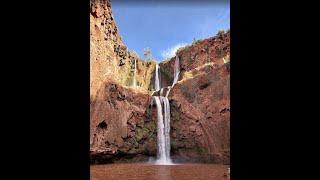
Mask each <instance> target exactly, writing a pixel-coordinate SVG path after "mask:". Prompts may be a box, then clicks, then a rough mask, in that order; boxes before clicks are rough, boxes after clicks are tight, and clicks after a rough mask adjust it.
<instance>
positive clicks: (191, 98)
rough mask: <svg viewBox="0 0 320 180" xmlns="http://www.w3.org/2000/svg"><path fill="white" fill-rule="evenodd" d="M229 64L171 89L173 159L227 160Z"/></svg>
mask: <svg viewBox="0 0 320 180" xmlns="http://www.w3.org/2000/svg"><path fill="white" fill-rule="evenodd" d="M229 79H230V77H229V64H225V65H222V66H220V67H217V68H213V67H212V68H211V69H210V70H208V73H207V74H203V75H200V76H197V77H196V78H193V79H190V80H186V81H185V82H183V83H178V84H176V86H175V87H174V88H173V89H172V92H171V95H170V98H169V99H170V103H171V119H172V121H171V126H172V127H171V136H172V137H171V141H172V145H171V147H172V154H173V156H175V157H176V159H178V160H179V159H181V160H185V161H195V162H215V163H225V164H228V163H229V152H230V146H229V145H230V144H229V137H230V135H229V132H230V131H229V130H230V121H229V118H230V102H229V99H230V94H229V87H230V84H229Z"/></svg>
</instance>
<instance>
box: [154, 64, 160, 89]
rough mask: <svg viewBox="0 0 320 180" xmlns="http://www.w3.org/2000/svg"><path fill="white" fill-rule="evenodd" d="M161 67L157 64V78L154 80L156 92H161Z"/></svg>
mask: <svg viewBox="0 0 320 180" xmlns="http://www.w3.org/2000/svg"><path fill="white" fill-rule="evenodd" d="M159 69H160V68H159V65H158V64H156V71H155V78H154V89H155V91H159V90H160V80H159V76H160V74H159Z"/></svg>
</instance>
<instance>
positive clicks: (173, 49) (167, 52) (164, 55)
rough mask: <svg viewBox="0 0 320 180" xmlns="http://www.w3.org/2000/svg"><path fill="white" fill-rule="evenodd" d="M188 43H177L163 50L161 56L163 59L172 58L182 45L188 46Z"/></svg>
mask: <svg viewBox="0 0 320 180" xmlns="http://www.w3.org/2000/svg"><path fill="white" fill-rule="evenodd" d="M186 45H187V43H179V44H176V45H174V46H172V47H170V48H168V49H166V50H164V51H162V52H161V56H162V58H163V59H169V58H172V57H174V56H175V55H176V51H177V50H178V49H179V48H181V47H184V46H186Z"/></svg>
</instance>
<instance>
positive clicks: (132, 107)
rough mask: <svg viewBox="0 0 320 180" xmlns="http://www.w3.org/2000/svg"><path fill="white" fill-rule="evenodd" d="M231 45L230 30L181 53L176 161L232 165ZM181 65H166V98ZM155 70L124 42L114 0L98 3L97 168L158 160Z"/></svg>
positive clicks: (94, 24) (93, 129)
mask: <svg viewBox="0 0 320 180" xmlns="http://www.w3.org/2000/svg"><path fill="white" fill-rule="evenodd" d="M229 47H230V33H229V32H227V33H220V34H218V35H217V36H215V37H212V38H208V39H205V40H202V41H198V42H195V43H193V44H192V45H190V46H188V47H185V48H183V49H180V50H179V51H178V52H177V55H178V57H179V69H180V74H179V78H178V81H177V83H176V84H175V86H174V87H173V88H172V89H171V90H170V93H169V96H168V99H169V104H170V111H171V113H170V118H171V121H170V148H171V151H170V157H171V158H172V160H173V161H175V162H213V163H223V164H228V163H229V151H230V146H229V137H230V136H229V116H230V102H229V99H230V93H229V91H230V83H229V81H230V73H229V72H230V71H229V67H230V48H229ZM175 60H176V57H172V58H171V59H169V60H168V61H165V62H162V63H160V64H159V76H160V77H159V79H160V83H159V86H160V89H161V88H163V89H162V94H166V93H167V92H168V91H169V88H168V86H171V85H172V82H173V79H174V69H175V67H174V64H175ZM135 61H136V62H137V64H136V86H135V87H134V86H133V83H134V74H135V73H134V72H135V71H134V70H135V64H134V62H135ZM155 69H156V62H155V61H148V62H146V61H143V60H141V59H140V58H139V57H137V55H136V54H135V53H133V52H130V51H129V50H128V48H127V47H126V46H125V44H124V43H123V42H122V40H121V37H120V35H119V30H118V28H117V26H116V23H115V20H114V18H113V16H112V10H111V3H110V0H91V2H90V157H91V162H92V163H110V162H136V161H147V160H148V158H149V157H151V156H152V157H155V156H156V155H157V108H156V105H155V104H152V103H151V102H152V92H153V90H154V89H155V83H154V82H155ZM153 95H154V96H159V95H160V90H159V91H156V92H154V93H153Z"/></svg>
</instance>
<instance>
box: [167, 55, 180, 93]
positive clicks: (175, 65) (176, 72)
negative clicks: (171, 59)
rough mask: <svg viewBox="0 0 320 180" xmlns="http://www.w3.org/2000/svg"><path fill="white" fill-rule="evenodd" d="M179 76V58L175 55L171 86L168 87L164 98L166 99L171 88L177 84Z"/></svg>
mask: <svg viewBox="0 0 320 180" xmlns="http://www.w3.org/2000/svg"><path fill="white" fill-rule="evenodd" d="M179 74H180V63H179V56H178V55H176V61H175V63H174V76H173V82H172V85H171V86H169V87H168V91H167V94H166V97H168V95H169V92H170V90H171V88H173V86H174V85H175V84H176V83H177V81H178V79H179Z"/></svg>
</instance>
